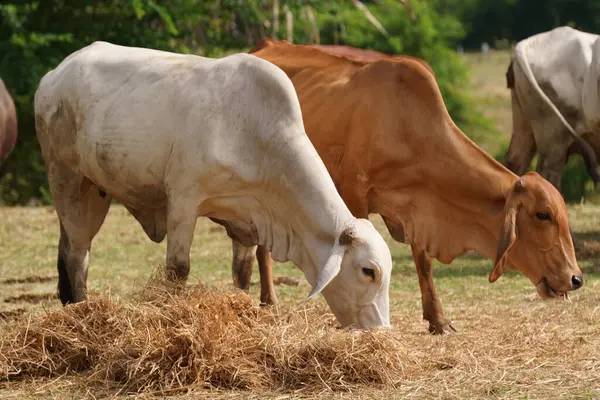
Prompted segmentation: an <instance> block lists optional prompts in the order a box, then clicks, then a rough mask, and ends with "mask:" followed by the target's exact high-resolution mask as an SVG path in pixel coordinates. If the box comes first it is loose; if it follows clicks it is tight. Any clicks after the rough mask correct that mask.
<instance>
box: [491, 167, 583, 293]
mask: <svg viewBox="0 0 600 400" xmlns="http://www.w3.org/2000/svg"><path fill="white" fill-rule="evenodd" d="M504 212H505V213H504V223H503V224H502V229H501V231H500V241H499V245H498V253H497V256H496V262H495V266H494V270H493V271H492V273H491V274H490V277H489V280H490V282H494V281H496V279H498V278H499V277H500V275H501V274H502V271H503V270H504V269H514V270H518V271H521V272H522V273H523V274H525V275H526V276H527V277H528V278H529V279H530V280H531V282H533V284H534V285H535V286H536V289H537V292H538V294H539V295H540V296H541V297H542V298H551V297H556V296H559V295H564V294H565V293H566V292H568V291H569V290H574V289H579V288H580V287H581V286H582V285H583V276H582V273H581V270H580V269H579V266H578V265H577V260H576V259H575V249H574V248H573V240H572V238H571V233H570V231H569V222H568V216H567V206H566V205H565V202H564V200H563V198H562V196H561V195H560V193H559V192H558V190H556V188H555V187H554V186H552V184H550V182H548V181H546V180H545V179H543V178H542V177H541V176H540V175H539V174H537V173H536V172H529V173H527V174H525V175H523V176H522V177H521V178H519V179H518V180H517V182H516V183H515V186H514V187H513V189H512V191H511V192H510V194H509V195H508V197H507V199H506V206H505V210H504Z"/></svg>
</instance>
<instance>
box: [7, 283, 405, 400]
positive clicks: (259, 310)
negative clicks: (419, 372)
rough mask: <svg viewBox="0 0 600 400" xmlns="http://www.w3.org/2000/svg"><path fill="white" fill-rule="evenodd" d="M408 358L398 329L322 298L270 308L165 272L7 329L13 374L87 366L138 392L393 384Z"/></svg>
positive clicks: (88, 371)
mask: <svg viewBox="0 0 600 400" xmlns="http://www.w3.org/2000/svg"><path fill="white" fill-rule="evenodd" d="M300 310H301V311H300ZM409 360H411V356H410V355H409V354H408V351H407V349H403V348H402V347H401V346H399V342H398V341H397V340H395V339H394V338H393V336H392V335H391V334H390V332H386V331H372V332H348V331H347V330H342V329H336V327H335V321H334V319H333V318H332V316H331V315H330V314H327V313H326V312H325V310H324V308H323V307H322V306H319V307H315V306H311V305H310V303H307V304H304V305H301V306H300V307H299V308H298V307H296V309H293V310H292V309H288V310H287V311H283V310H279V311H278V310H277V309H274V308H271V309H265V308H264V307H260V306H258V304H257V303H256V302H255V301H253V300H252V298H250V297H249V296H248V295H246V294H244V293H242V292H239V291H236V292H231V293H222V292H218V291H216V290H212V289H207V288H204V287H202V286H201V285H198V286H196V287H189V288H182V287H173V286H171V287H169V285H167V284H166V283H165V282H164V280H162V279H154V280H153V281H152V282H151V283H150V284H149V285H148V286H147V287H146V289H145V290H144V291H143V292H142V293H141V294H140V295H139V296H137V297H136V298H135V299H134V300H133V301H129V302H126V301H123V300H120V299H115V298H111V297H108V296H97V297H92V298H91V299H90V300H88V301H87V302H83V303H78V304H74V305H70V306H68V307H65V308H64V309H61V310H59V311H55V312H50V313H47V314H45V315H39V316H29V318H28V319H27V320H21V321H20V323H19V324H15V326H13V327H10V326H9V327H8V329H7V330H6V331H5V332H4V333H2V335H1V336H0V376H1V377H3V378H4V379H5V380H14V379H16V378H18V379H20V380H23V381H27V380H28V379H29V380H31V379H35V378H39V377H55V376H60V375H64V376H67V375H73V374H82V373H83V374H85V375H86V377H87V379H88V381H95V382H105V381H106V382H113V383H118V384H120V385H122V386H123V388H124V390H127V391H136V392H145V391H156V390H168V389H174V388H181V387H190V386H198V385H200V386H205V387H216V388H236V389H252V390H260V389H269V390H274V389H283V390H323V389H330V390H336V389H348V388H351V387H355V386H356V385H360V384H369V385H373V384H374V385H381V386H392V385H393V384H394V379H397V378H398V377H399V376H401V375H402V369H403V367H404V366H405V364H406V363H407V362H409V363H410V361H409Z"/></svg>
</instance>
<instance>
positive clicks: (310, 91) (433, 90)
mask: <svg viewBox="0 0 600 400" xmlns="http://www.w3.org/2000/svg"><path fill="white" fill-rule="evenodd" d="M254 55H256V56H257V57H260V58H263V59H265V60H268V61H271V62H272V63H274V64H275V65H277V66H279V67H280V68H281V69H283V71H284V72H285V73H286V74H287V75H288V76H289V77H290V79H291V80H292V83H293V84H294V86H295V88H296V92H297V94H298V98H299V100H300V106H301V108H302V114H303V118H304V124H305V128H306V132H307V134H308V135H309V137H310V140H311V141H312V143H313V144H314V145H315V148H316V149H317V152H318V153H319V155H320V156H321V158H322V159H323V161H324V162H325V165H326V167H327V169H328V170H329V173H330V174H331V176H332V178H333V181H334V182H335V184H336V187H337V189H338V191H339V193H340V194H341V196H342V198H343V199H344V201H345V202H346V204H347V205H348V208H349V209H350V211H351V212H352V214H354V216H356V217H360V218H367V216H368V215H369V214H370V213H376V214H380V215H381V217H382V218H383V220H384V222H385V224H386V226H387V228H388V230H389V232H390V234H391V236H392V237H393V238H394V239H395V240H397V241H399V242H404V243H408V244H410V245H411V247H412V253H413V257H414V260H415V264H416V267H417V274H418V277H419V286H420V288H421V295H422V303H423V317H424V318H425V319H426V320H428V321H429V330H430V331H431V332H435V333H442V332H444V331H448V330H450V329H453V328H452V326H451V324H450V322H449V321H448V320H447V319H446V318H445V317H444V315H443V312H442V305H441V302H440V300H439V298H438V296H437V294H436V290H435V287H434V284H433V276H432V269H431V262H432V259H433V258H436V259H438V260H439V261H441V262H442V263H444V264H448V263H450V262H452V260H454V258H455V257H457V256H458V255H460V254H462V253H464V252H466V251H468V250H474V251H476V252H477V253H479V254H481V255H483V256H486V257H488V258H490V259H492V260H494V268H493V270H492V272H491V274H490V276H489V281H490V282H494V281H495V280H497V279H498V278H499V277H500V275H501V274H502V272H503V271H504V270H506V269H514V270H519V271H521V272H522V273H523V274H525V275H526V276H527V277H528V278H529V279H530V280H531V282H532V283H533V284H534V285H535V287H536V289H537V292H538V293H539V295H540V296H541V297H543V298H550V297H556V296H558V295H563V294H565V293H566V292H568V291H570V290H572V289H577V288H579V287H581V285H582V283H583V280H582V273H581V270H580V269H579V266H578V265H577V260H576V258H575V252H574V249H573V241H572V239H571V235H570V233H569V224H568V216H567V209H566V205H565V203H564V201H563V199H562V197H561V196H560V193H559V192H558V191H557V190H556V189H555V188H554V187H553V186H552V185H551V184H550V183H549V182H548V181H546V180H544V179H542V178H541V177H540V176H539V175H538V174H537V173H535V172H532V173H528V174H525V175H524V176H522V177H520V178H519V177H518V176H516V175H515V174H513V173H512V172H510V171H509V170H508V169H506V168H505V167H504V166H502V165H501V164H500V163H498V162H496V161H495V160H494V159H493V158H492V157H490V156H489V155H488V154H487V153H486V152H485V151H484V150H482V149H481V148H480V147H478V146H477V145H476V144H475V143H473V142H472V141H471V140H470V139H469V138H468V137H467V136H465V135H464V134H463V133H462V132H461V131H460V130H459V129H458V127H457V126H456V125H455V124H454V122H453V121H452V119H451V118H450V115H448V112H447V110H446V107H445V106H444V102H443V100H442V96H441V93H440V90H439V88H438V86H437V83H436V81H435V78H434V76H433V74H432V73H430V72H429V70H428V69H427V68H425V67H424V66H423V65H422V63H419V62H416V61H414V60H412V59H409V58H402V57H394V58H390V59H384V60H379V61H377V62H372V63H367V62H358V61H356V60H348V59H347V58H344V57H341V56H335V55H331V54H328V53H326V52H323V51H321V50H319V49H315V48H311V47H310V46H302V45H291V44H289V43H285V42H275V41H272V40H268V39H267V40H265V41H264V42H263V43H261V45H260V46H259V47H258V48H257V49H255V53H254ZM239 248H240V246H238V245H236V244H234V250H236V249H237V250H239ZM258 250H259V251H258V253H257V255H258V258H259V266H260V270H261V274H262V273H264V272H263V271H264V270H268V271H269V270H270V269H271V261H270V259H269V257H268V254H267V251H266V250H265V249H261V248H260V246H259V249H258ZM251 255H252V249H250V250H248V251H247V252H246V253H245V254H244V257H243V258H244V260H245V263H242V264H241V265H238V264H236V261H237V260H239V259H241V257H240V256H239V255H238V256H237V257H234V266H233V273H234V275H238V277H237V278H236V282H237V284H238V285H239V283H240V282H243V283H245V284H246V285H247V284H248V283H249V282H248V279H247V278H248V276H249V274H250V273H251V270H250V271H247V268H248V266H249V267H250V268H251V266H252V260H249V257H250V256H251ZM263 280H264V279H263V277H261V281H263ZM262 284H263V289H264V288H265V287H266V286H268V285H269V284H270V282H269V283H265V282H262ZM243 288H245V287H243ZM267 289H268V288H267ZM271 292H272V288H271ZM272 295H273V293H269V291H268V290H267V291H264V290H263V292H262V293H261V300H262V301H264V302H269V301H270V302H273V301H274V297H272Z"/></svg>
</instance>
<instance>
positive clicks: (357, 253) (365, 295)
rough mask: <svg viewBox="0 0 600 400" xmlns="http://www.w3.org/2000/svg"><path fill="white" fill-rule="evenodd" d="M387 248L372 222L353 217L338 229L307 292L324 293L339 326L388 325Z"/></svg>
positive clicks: (371, 326) (389, 262) (388, 261)
mask: <svg viewBox="0 0 600 400" xmlns="http://www.w3.org/2000/svg"><path fill="white" fill-rule="evenodd" d="M391 273H392V257H391V255H390V250H389V248H388V246H387V244H386V243H385V241H384V240H383V238H382V237H381V235H380V234H379V232H377V230H376V229H375V227H374V226H373V224H372V223H371V222H370V221H369V220H367V219H355V220H354V221H353V222H352V224H351V225H350V226H348V227H347V228H346V229H344V230H343V232H341V234H340V235H339V237H338V238H337V240H336V242H335V245H334V246H333V249H332V251H331V254H330V256H329V259H328V260H327V262H326V263H325V265H324V266H323V267H322V268H321V270H320V271H319V273H318V277H317V282H316V284H315V285H314V286H313V289H312V291H311V292H310V294H309V295H308V298H311V297H313V296H315V295H316V294H318V293H319V292H321V291H322V292H323V296H324V297H325V300H327V304H329V307H330V308H331V310H332V311H333V313H334V314H335V316H336V317H337V319H338V321H339V322H340V323H341V324H342V326H353V327H356V328H360V329H367V328H377V327H385V328H388V327H389V326H390V315H389V313H390V312H389V294H388V292H389V286H390V276H391Z"/></svg>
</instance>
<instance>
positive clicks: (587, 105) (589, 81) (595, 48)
mask: <svg viewBox="0 0 600 400" xmlns="http://www.w3.org/2000/svg"><path fill="white" fill-rule="evenodd" d="M581 103H582V107H583V115H584V117H585V121H586V124H587V128H588V130H590V131H591V132H594V133H596V135H594V136H595V137H594V138H597V137H598V136H599V135H600V36H597V38H596V40H595V41H594V44H593V45H592V61H591V62H590V65H589V67H588V69H587V72H586V74H585V77H584V79H583V96H582V99H581Z"/></svg>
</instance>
